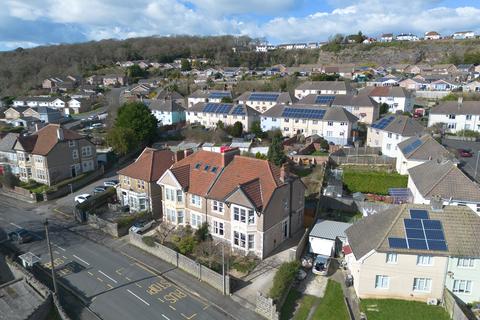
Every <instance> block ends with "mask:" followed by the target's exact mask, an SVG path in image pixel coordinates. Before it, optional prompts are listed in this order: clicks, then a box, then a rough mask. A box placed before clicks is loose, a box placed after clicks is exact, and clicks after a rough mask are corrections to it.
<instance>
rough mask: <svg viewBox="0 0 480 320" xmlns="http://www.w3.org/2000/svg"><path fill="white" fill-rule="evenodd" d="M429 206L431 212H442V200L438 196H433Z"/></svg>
mask: <svg viewBox="0 0 480 320" xmlns="http://www.w3.org/2000/svg"><path fill="white" fill-rule="evenodd" d="M430 205H431V206H432V211H436V212H439V211H443V200H442V198H441V197H440V196H438V195H437V196H433V197H432V200H430Z"/></svg>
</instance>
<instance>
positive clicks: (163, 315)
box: [162, 313, 170, 320]
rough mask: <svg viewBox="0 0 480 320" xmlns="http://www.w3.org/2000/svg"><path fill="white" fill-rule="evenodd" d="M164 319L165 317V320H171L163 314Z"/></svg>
mask: <svg viewBox="0 0 480 320" xmlns="http://www.w3.org/2000/svg"><path fill="white" fill-rule="evenodd" d="M162 317H164V318H165V319H167V320H170V319H169V318H168V317H167V316H166V315H164V314H163V313H162Z"/></svg>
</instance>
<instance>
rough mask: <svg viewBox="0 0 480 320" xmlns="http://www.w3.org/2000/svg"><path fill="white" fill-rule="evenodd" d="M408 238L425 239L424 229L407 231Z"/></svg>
mask: <svg viewBox="0 0 480 320" xmlns="http://www.w3.org/2000/svg"><path fill="white" fill-rule="evenodd" d="M405 233H406V234H407V238H408V240H409V241H410V239H425V234H424V233H423V230H422V229H405Z"/></svg>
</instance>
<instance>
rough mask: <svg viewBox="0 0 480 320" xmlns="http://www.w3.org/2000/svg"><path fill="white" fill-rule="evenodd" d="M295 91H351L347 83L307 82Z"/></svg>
mask: <svg viewBox="0 0 480 320" xmlns="http://www.w3.org/2000/svg"><path fill="white" fill-rule="evenodd" d="M295 90H336V91H340V90H347V91H348V90H349V87H348V86H347V84H346V83H345V81H307V82H304V83H302V84H301V85H299V86H298V87H297V88H295Z"/></svg>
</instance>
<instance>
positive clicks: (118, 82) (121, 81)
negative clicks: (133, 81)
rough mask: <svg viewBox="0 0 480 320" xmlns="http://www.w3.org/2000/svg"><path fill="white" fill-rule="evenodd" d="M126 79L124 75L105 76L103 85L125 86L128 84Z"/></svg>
mask: <svg viewBox="0 0 480 320" xmlns="http://www.w3.org/2000/svg"><path fill="white" fill-rule="evenodd" d="M126 82H127V81H126V78H125V76H122V75H116V74H110V75H105V76H103V85H104V86H105V87H108V86H124V85H125V84H126Z"/></svg>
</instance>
